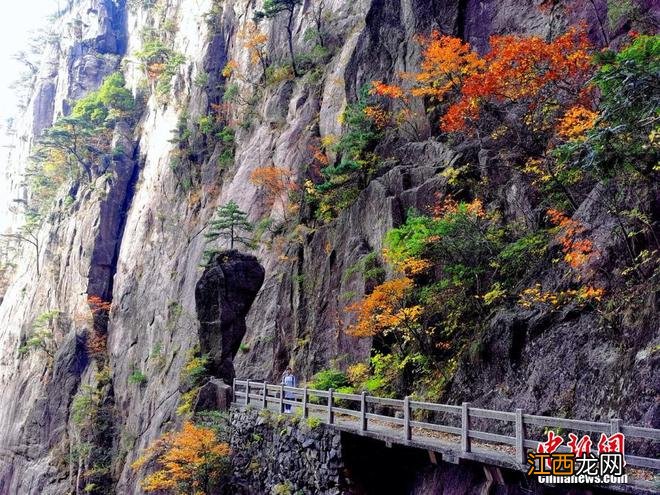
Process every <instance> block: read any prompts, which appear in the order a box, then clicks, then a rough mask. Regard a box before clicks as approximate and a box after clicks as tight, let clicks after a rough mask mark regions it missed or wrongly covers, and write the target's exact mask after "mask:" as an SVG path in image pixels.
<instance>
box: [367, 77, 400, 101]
mask: <svg viewBox="0 0 660 495" xmlns="http://www.w3.org/2000/svg"><path fill="white" fill-rule="evenodd" d="M369 93H370V94H372V95H378V96H385V97H387V98H392V99H399V98H403V97H404V95H405V93H404V91H403V88H402V87H401V86H397V85H395V84H385V83H384V82H382V81H372V82H371V90H370V91H369Z"/></svg>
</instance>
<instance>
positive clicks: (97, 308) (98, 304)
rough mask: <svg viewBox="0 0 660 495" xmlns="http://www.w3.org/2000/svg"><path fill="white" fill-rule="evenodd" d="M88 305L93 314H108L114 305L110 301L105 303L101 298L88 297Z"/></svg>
mask: <svg viewBox="0 0 660 495" xmlns="http://www.w3.org/2000/svg"><path fill="white" fill-rule="evenodd" d="M87 304H88V305H89V309H90V311H91V312H92V313H93V314H99V313H108V312H110V310H111V309H112V303H111V302H109V301H104V300H103V299H102V298H101V297H99V296H88V297H87Z"/></svg>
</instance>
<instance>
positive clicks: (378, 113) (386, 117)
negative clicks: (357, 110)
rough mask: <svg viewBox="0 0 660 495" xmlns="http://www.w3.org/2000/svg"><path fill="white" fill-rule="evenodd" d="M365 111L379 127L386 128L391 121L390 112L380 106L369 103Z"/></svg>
mask: <svg viewBox="0 0 660 495" xmlns="http://www.w3.org/2000/svg"><path fill="white" fill-rule="evenodd" d="M363 112H364V115H365V116H366V117H367V118H368V119H369V120H371V121H372V122H373V123H374V125H375V126H376V127H377V128H378V129H384V128H385V127H387V125H388V124H389V122H390V114H389V113H388V112H387V111H386V110H384V109H383V108H382V107H380V106H374V105H369V106H367V107H365V108H364V110H363Z"/></svg>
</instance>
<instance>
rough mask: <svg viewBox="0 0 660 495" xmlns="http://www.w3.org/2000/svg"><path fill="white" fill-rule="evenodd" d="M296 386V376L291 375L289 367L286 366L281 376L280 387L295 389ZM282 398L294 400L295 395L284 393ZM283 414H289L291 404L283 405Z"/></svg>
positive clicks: (291, 371)
mask: <svg viewBox="0 0 660 495" xmlns="http://www.w3.org/2000/svg"><path fill="white" fill-rule="evenodd" d="M296 384H297V380H296V376H295V375H294V374H293V370H292V369H291V366H287V368H286V369H285V370H284V374H283V375H282V385H284V386H285V387H295V386H296ZM284 398H285V399H295V395H294V394H293V392H284ZM284 412H285V413H290V412H291V404H284Z"/></svg>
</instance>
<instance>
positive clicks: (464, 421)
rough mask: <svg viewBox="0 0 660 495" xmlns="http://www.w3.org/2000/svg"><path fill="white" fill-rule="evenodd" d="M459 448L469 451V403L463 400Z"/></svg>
mask: <svg viewBox="0 0 660 495" xmlns="http://www.w3.org/2000/svg"><path fill="white" fill-rule="evenodd" d="M461 450H462V451H463V452H470V403H469V402H463V404H462V409H461Z"/></svg>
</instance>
